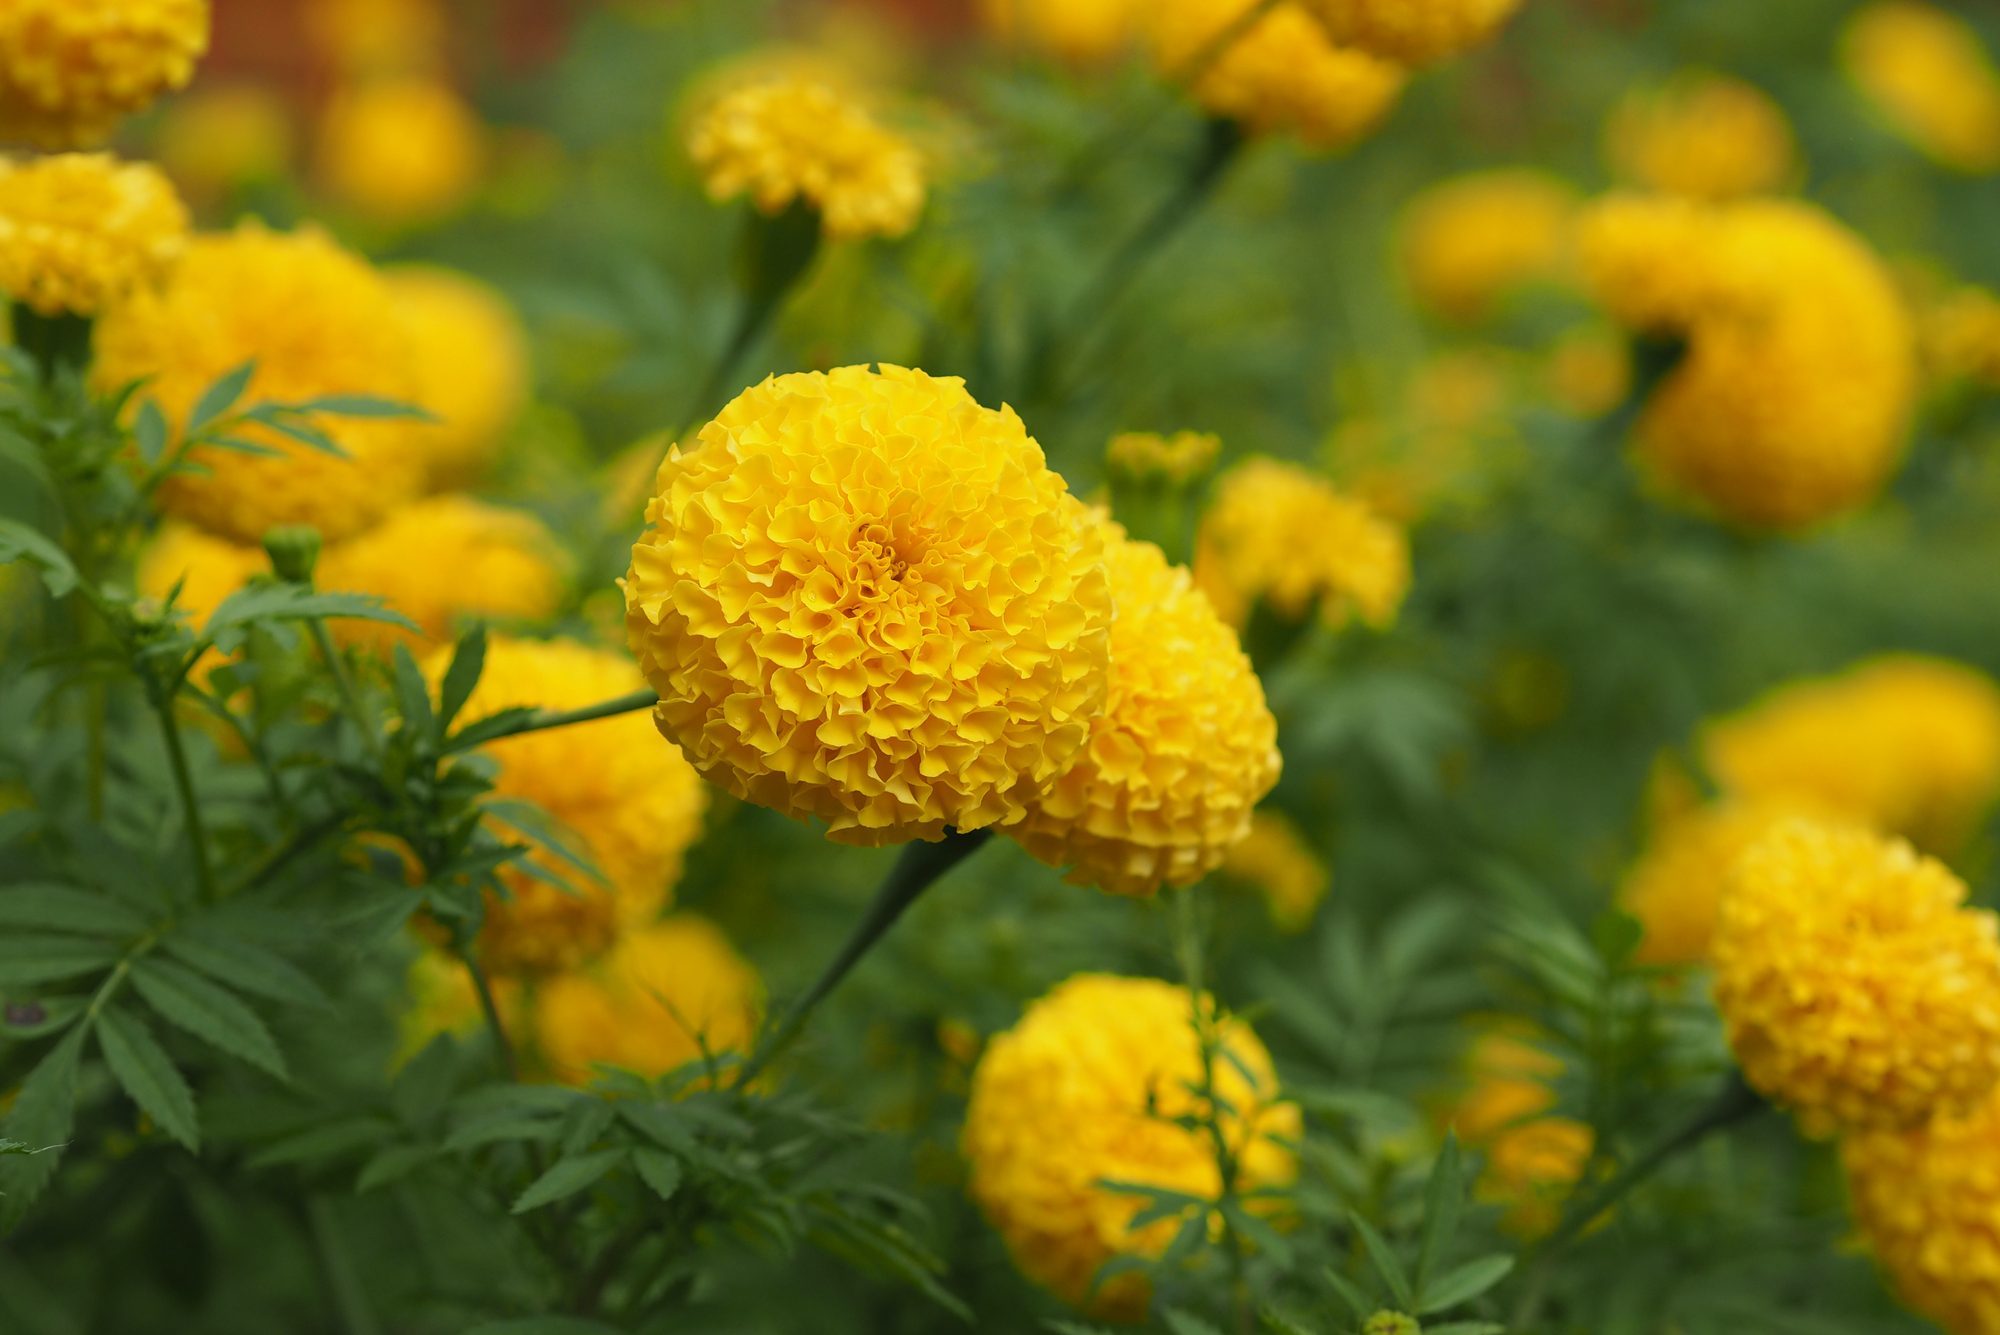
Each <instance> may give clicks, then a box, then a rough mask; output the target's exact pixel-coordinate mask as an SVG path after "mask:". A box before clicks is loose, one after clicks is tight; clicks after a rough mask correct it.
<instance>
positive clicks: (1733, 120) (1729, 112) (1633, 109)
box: [1604, 71, 1798, 199]
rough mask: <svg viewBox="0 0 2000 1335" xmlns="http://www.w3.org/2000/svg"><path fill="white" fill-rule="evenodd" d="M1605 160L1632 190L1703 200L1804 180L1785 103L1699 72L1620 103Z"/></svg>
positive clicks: (1606, 141)
mask: <svg viewBox="0 0 2000 1335" xmlns="http://www.w3.org/2000/svg"><path fill="white" fill-rule="evenodd" d="M1604 154H1605V157H1606V158H1607V159H1609V161H1610V164H1611V169H1612V171H1613V172H1615V173H1616V174H1617V175H1618V176H1619V177H1620V178H1621V179H1623V180H1626V181H1629V182H1631V183H1632V184H1633V185H1637V186H1641V187H1643V188H1645V189H1648V190H1658V191H1661V192H1663V193H1665V194H1669V195H1692V196H1694V197H1696V198H1698V199H1736V198H1740V197H1741V196H1744V195H1756V194H1764V193H1768V192H1770V191H1773V190H1777V189H1779V188H1780V187H1781V186H1783V185H1784V184H1785V183H1786V182H1787V181H1789V180H1790V179H1791V178H1792V177H1793V176H1795V175H1797V173H1798V145H1797V143H1796V142H1795V141H1794V140H1793V137H1792V127H1791V124H1790V122H1788V121H1787V120H1786V119H1785V113H1784V112H1783V111H1781V110H1780V109H1779V107H1778V104H1777V103H1775V102H1773V101H1772V100H1771V99H1770V98H1769V97H1768V96H1766V95H1765V94H1764V92H1763V91H1762V90H1760V89H1758V88H1756V87H1754V86H1752V85H1750V84H1747V83H1744V82H1743V81H1742V80H1741V79H1732V78H1729V77H1728V76H1726V75H1721V74H1709V73H1704V72H1696V71H1689V72H1686V73H1683V74H1681V75H1679V76H1677V77H1675V78H1673V79H1671V80H1669V81H1668V82H1666V83H1664V84H1659V85H1654V86H1650V87H1639V88H1634V89H1633V90H1632V91H1630V92H1628V93H1627V94H1625V96H1624V97H1622V98H1620V99H1619V101H1618V105H1617V106H1616V107H1615V108H1613V109H1612V113H1611V118H1610V120H1609V121H1607V122H1606V123H1605V132H1604Z"/></svg>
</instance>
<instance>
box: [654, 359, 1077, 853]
mask: <svg viewBox="0 0 2000 1335" xmlns="http://www.w3.org/2000/svg"><path fill="white" fill-rule="evenodd" d="M654 490H655V493H656V494H655V497H654V499H653V500H652V502H651V503H650V504H649V505H648V506H647V508H646V520H647V524H648V528H647V531H646V533H645V534H644V535H643V536H642V537H641V538H640V539H639V542H638V544H637V545H636V546H635V547H634V548H633V549H632V568H631V571H630V573H628V574H627V575H626V577H625V581H624V585H623V587H624V590H625V605H626V623H627V626H628V628H629V630H630V634H631V640H632V647H633V650H634V652H635V653H636V654H637V655H638V657H639V664H640V666H641V667H642V668H644V669H645V673H646V677H647V680H649V681H650V682H652V684H653V687H654V689H656V690H658V691H659V693H660V704H659V707H658V709H657V710H656V711H655V720H656V721H657V723H658V724H659V728H660V731H661V733H662V734H664V735H665V736H666V737H668V738H670V739H671V740H673V741H675V742H677V743H679V744H680V746H681V747H682V749H683V750H685V751H686V752H687V754H688V758H689V759H691V760H692V761H693V762H694V764H695V766H696V768H698V769H700V770H701V771H702V773H704V774H705V775H707V776H708V777H709V778H710V779H711V780H713V781H714V782H716V783H718V784H720V785H721V786H723V787H724V788H727V789H728V790H729V791H730V792H732V793H734V794H736V795H737V796H738V797H742V798H745V799H747V800H749V801H752V802H757V803H760V804H761V805H764V806H769V807H774V808H776V809H777V810H779V811H783V812H786V813H788V814H790V815H794V816H800V817H804V816H817V817H819V818H820V819H822V820H824V821H825V822H826V823H827V826H828V833H829V834H830V835H831V837H832V838H834V839H836V840H839V841H841V842H844V843H861V844H885V843H895V842H898V841H901V840H906V839H936V838H939V837H941V836H942V834H943V833H944V831H945V829H946V827H947V826H949V827H952V828H955V829H960V830H974V829H980V828H983V827H985V826H988V825H993V824H1006V823H1008V822H1010V821H1013V820H1016V819H1019V817H1020V816H1021V815H1022V814H1023V812H1024V810H1025V808H1026V805H1027V803H1028V802H1030V801H1031V800H1032V799H1033V798H1034V797H1035V795H1036V794H1038V793H1039V792H1041V790H1043V789H1044V788H1046V787H1047V786H1048V785H1049V784H1050V783H1052V782H1054V780H1055V779H1056V778H1057V777H1058V776H1059V775H1060V774H1062V772H1063V771H1064V770H1066V769H1067V768H1068V767H1069V764H1070V762H1071V761H1072V760H1073V759H1074V758H1075V757H1076V756H1077V754H1078V752H1079V751H1080V750H1081V749H1082V747H1083V744H1084V740H1085V738H1086V737H1087V736H1088V735H1089V733H1090V725H1091V722H1092V720H1093V719H1095V718H1096V717H1097V715H1098V714H1099V713H1100V712H1102V710H1103V703H1104V693H1105V688H1106V678H1107V676H1108V671H1107V655H1108V643H1109V635H1110V623H1111V596H1110V592H1109V588H1108V586H1107V582H1106V578H1105V573H1104V537H1103V531H1102V527H1101V525H1100V523H1099V521H1098V520H1097V518H1096V517H1095V516H1094V515H1092V514H1091V513H1090V512H1089V511H1087V510H1085V509H1084V507H1083V505H1082V503H1081V502H1079V501H1077V500H1076V499H1075V498H1074V497H1072V496H1071V495H1070V494H1069V492H1068V490H1067V489H1066V488H1065V487H1064V485H1063V480H1062V478H1060V477H1059V476H1057V475H1056V474H1055V473H1053V472H1051V471H1049V468H1048V466H1047V464H1046V463H1045V462H1044V460H1043V458H1042V450H1041V447H1040V446H1039V445H1037V444H1036V443H1035V441H1034V439H1033V437H1031V436H1029V435H1028V434H1027V432H1026V431H1025V430H1024V429H1023V428H1022V426H1021V419H1020V418H1018V417H1016V416H1015V415H1014V413H1013V411H1012V410H1011V409H1007V408H1003V409H1001V410H1000V411H998V412H995V411H993V410H992V409H989V408H983V407H981V406H980V405H979V404H978V403H975V402H974V401H973V399H972V396H971V395H970V394H967V393H966V392H965V385H964V383H963V382H962V381H960V380H957V379H954V378H943V377H933V376H929V375H925V374H924V373H923V372H922V371H910V370H905V369H903V368H901V367H897V366H884V367H882V368H881V369H880V370H879V371H876V370H871V369H870V368H868V367H865V366H849V367H843V368H841V369H839V370H835V371H829V372H826V373H824V374H822V373H820V372H811V373H805V374H798V375H785V376H777V377H774V378H772V379H769V380H766V381H765V382H764V383H763V384H761V385H758V386H756V387H754V388H752V389H748V390H745V391H744V392H743V393H742V394H741V395H739V396H737V398H736V399H735V400H734V401H733V402H731V403H730V404H729V406H727V407H726V408H724V409H723V410H722V413H721V415H720V416H718V417H717V418H716V419H715V420H714V421H713V422H711V423H709V424H708V425H707V426H705V427H703V428H702V430H701V432H700V435H699V437H698V443H697V444H696V445H695V446H694V447H693V448H691V449H688V450H685V451H683V450H681V449H679V448H678V447H677V448H675V449H672V450H670V451H668V453H667V457H666V459H665V461H664V462H662V463H661V465H660V468H659V474H658V477H657V479H656V483H655V488H654Z"/></svg>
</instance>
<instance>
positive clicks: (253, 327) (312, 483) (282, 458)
mask: <svg viewBox="0 0 2000 1335" xmlns="http://www.w3.org/2000/svg"><path fill="white" fill-rule="evenodd" d="M246 362H255V363H256V373H255V374H254V375H253V376H252V377H251V379H250V384H249V386H248V387H247V389H246V390H245V391H244V395H243V399H242V402H243V403H244V404H246V405H247V404H250V403H254V402H257V401H259V400H276V401H284V402H296V401H300V400H305V399H311V398H316V397H318V396H320V395H325V394H371V395H377V396H383V397H388V398H392V399H403V400H407V399H409V398H410V397H411V395H412V393H413V391H414V389H415V385H414V383H413V381H412V379H411V376H410V371H409V363H410V356H409V344H408V341H407V339H405V338H404V337H403V334H402V330H401V327H400V325H399V324H398V322H397V320H396V314H395V304H394V302H393V301H392V300H391V298H390V295H389V290H388V288H387V287H386V286H385V285H384V284H383V282H382V280H381V278H380V277H379V276H378V275H377V274H376V273H375V271H374V270H373V269H372V268H370V267H369V266H368V264H367V263H366V262H365V261H363V260H361V259H360V258H358V257H356V256H354V255H351V254H349V253H348V252H347V251H345V250H342V249H341V248H340V247H339V246H337V245H335V244H334V243H333V242H332V241H330V240H329V239H327V237H326V236H325V235H324V234H322V233H320V232H318V231H312V230H307V231H299V232H289V233H288V232H273V231H269V230H266V229H265V228H263V227H261V226H259V225H257V224H255V223H245V224H243V225H241V226H239V227H238V228H237V229H236V230H235V231H233V232H224V233H219V234H214V235H208V236H198V237H196V238H195V239H193V240H192V241H190V242H189V243H188V247H187V250H186V252H185V253H184V254H183V255H182V257H181V259H180V261H179V262H178V263H177V264H176V265H175V266H174V267H173V270H172V272H171V273H170V274H169V276H168V278H167V281H166V283H165V284H164V285H163V286H162V287H161V288H160V290H158V291H157V292H154V291H146V290H142V291H140V292H138V293H136V294H135V295H134V296H133V297H132V299H130V300H128V301H125V302H122V303H120V304H119V305H118V306H115V307H113V308H112V309H111V310H110V311H108V312H107V313H106V314H105V315H104V317H103V318H102V319H100V320H99V321H98V324H97V355H96V362H95V364H94V367H93V371H94V374H95V377H96V380H97V383H98V385H99V387H100V388H102V389H104V390H107V391H108V390H116V389H119V388H122V387H123V386H125V385H128V384H130V383H131V382H133V381H135V380H144V381H146V385H145V388H144V390H143V394H144V395H145V396H146V397H150V398H153V399H155V400H157V401H158V402H159V404H160V407H161V408H162V409H163V410H164V411H165V413H166V415H167V420H168V421H170V422H172V423H175V424H176V425H178V424H180V423H182V422H185V421H186V420H187V415H188V413H189V411H190V410H191V409H192V408H193V407H194V405H195V403H196V401H197V400H198V399H200V397H201V396H202V394H203V393H204V392H205V391H206V390H207V389H208V387H209V386H210V385H212V384H213V383H214V382H215V381H217V380H219V379H221V378H222V376H224V375H225V374H227V373H228V372H230V371H233V370H236V369H237V368H238V367H241V366H242V365H244V364H245V363H246ZM318 425H319V426H320V428H321V429H322V430H324V431H325V433H326V434H327V435H328V436H329V437H330V438H331V439H333V441H334V442H335V443H336V444H338V445H339V446H340V447H341V449H342V450H344V451H345V452H346V455H347V457H345V458H339V457H336V456H334V455H331V454H327V453H325V452H324V451H321V450H316V449H313V448H311V447H310V446H306V445H303V444H300V443H298V442H296V441H293V440H291V439H289V438H287V437H285V436H282V435H280V434H278V433H277V432H275V431H268V430H266V429H264V428H262V427H258V426H255V425H246V426H244V427H243V428H242V429H241V430H240V431H239V432H238V433H237V434H238V435H239V436H241V438H243V439H244V440H247V441H249V442H251V443H253V444H256V445H260V446H262V447H264V448H265V449H267V450H270V451H272V452H273V453H272V454H271V455H269V456H262V455H258V456H252V455H244V454H235V453H226V452H224V451H221V450H205V451H202V452H200V457H199V459H198V462H200V463H201V464H202V465H203V466H204V467H205V468H206V469H207V470H208V471H207V472H206V473H179V474H176V475H175V476H173V477H171V478H169V479H168V480H167V481H166V483H165V484H164V485H162V486H161V487H160V489H159V492H158V501H159V504H160V506H161V508H162V509H163V510H165V511H166V512H167V513H168V514H171V515H175V516H178V517H180V518H184V519H188V520H192V521H193V522H195V523H198V524H200V525H201V526H202V527H204V528H206V529H209V530H210V531H211V532H214V533H218V534H222V535H224V536H227V537H231V538H235V539H237V540H238V541H241V542H246V543H252V542H257V541H259V540H260V539H261V538H262V537H263V535H264V532H265V530H266V529H269V528H272V527H274V526H275V525H278V524H311V525H313V526H314V527H315V528H317V529H319V531H320V533H321V535H322V536H324V537H325V538H327V539H328V540H329V541H337V540H339V539H341V538H344V537H347V536H348V535H349V534H352V533H356V532H358V531H360V530H361V529H364V528H366V527H368V526H369V525H370V524H373V523H374V522H375V521H376V520H378V519H380V518H381V517H382V516H383V515H385V514H387V513H388V512H389V511H390V510H392V509H394V508H395V507H396V506H398V505H400V504H401V503H403V502H404V501H406V500H408V499H409V498H410V497H411V496H413V495H415V493H416V491H417V488H418V485H419V483H420V481H421V475H420V469H421V465H422V460H421V457H420V455H419V454H418V453H417V452H416V450H415V449H414V448H413V440H414V437H413V434H412V432H413V425H414V424H413V423H411V422H409V421H405V420H398V419H384V418H340V417H327V418H323V419H321V420H320V422H319V423H318Z"/></svg>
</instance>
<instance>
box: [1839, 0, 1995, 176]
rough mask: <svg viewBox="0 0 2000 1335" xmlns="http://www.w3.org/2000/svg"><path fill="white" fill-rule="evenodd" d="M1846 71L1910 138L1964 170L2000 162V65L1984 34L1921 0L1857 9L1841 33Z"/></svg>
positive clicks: (1892, 0) (1991, 166)
mask: <svg viewBox="0 0 2000 1335" xmlns="http://www.w3.org/2000/svg"><path fill="white" fill-rule="evenodd" d="M1840 61H1841V65H1842V66H1843V67H1844V68H1845V69H1846V71H1847V77H1848V78H1850V79H1852V80H1853V81H1854V82H1855V84H1856V85H1857V86H1859V87H1860V89H1861V91H1862V93H1863V94H1865V95H1866V96H1867V98H1868V100H1869V101H1871V102H1873V103H1874V104H1875V107H1876V109H1877V110H1878V111H1880V112H1881V114H1882V116H1883V117H1884V118H1885V119H1886V120H1887V121H1888V122H1889V123H1890V124H1891V125H1892V126H1894V127H1895V128H1896V130H1897V132H1898V133H1900V134H1901V135H1902V136H1903V137H1904V138H1905V139H1908V140H1909V141H1910V142H1911V143H1913V144H1915V145H1916V146H1917V148H1918V149H1920V150H1922V151H1923V152H1924V153H1925V154H1926V155H1928V156H1929V157H1930V158H1932V159H1933V160H1934V161H1936V162H1939V163H1941V164H1943V165H1944V166H1946V167H1951V168H1954V169H1955V170H1958V171H1962V172H1974V173H1984V172H1991V171H1995V170H2000V71H1996V70H1995V69H1994V67H1993V58H1992V56H1991V55H1990V54H1989V53H1988V52H1987V50H1986V48H1985V46H1983V45H1982V44H1981V43H1980V40H1979V34H1978V33H1977V32H1976V31H1975V30H1974V29H1973V28H1972V26H1971V25H1970V24H1968V23H1966V22H1965V21H1964V20H1963V19H1961V18H1958V17H1957V16H1956V15H1953V14H1950V13H1948V12H1946V11H1945V10H1942V9H1939V8H1938V7H1936V6H1935V5H1929V4H1923V3H1918V0H1882V3H1878V4H1872V5H1867V6H1865V7H1863V8H1861V9H1859V10H1856V11H1855V12H1854V15H1853V17H1851V18H1850V19H1848V21H1847V26H1846V27H1845V28H1844V29H1842V31H1841V34H1840Z"/></svg>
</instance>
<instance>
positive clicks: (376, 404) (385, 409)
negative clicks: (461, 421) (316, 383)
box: [288, 394, 437, 422]
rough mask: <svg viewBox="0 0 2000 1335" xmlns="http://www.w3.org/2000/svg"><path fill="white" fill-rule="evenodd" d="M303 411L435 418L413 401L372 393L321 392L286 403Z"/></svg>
mask: <svg viewBox="0 0 2000 1335" xmlns="http://www.w3.org/2000/svg"><path fill="white" fill-rule="evenodd" d="M288 406H289V407H291V408H293V409H296V410H297V411H299V412H304V413H331V414H332V415H333V416H335V417H407V418H414V419H416V420H418V421H423V422H434V421H436V420H437V419H436V418H435V417H433V416H431V414H430V413H428V412H425V411H424V410H423V409H422V408H419V407H418V406H417V405H416V404H414V403H404V402H402V401H400V400H398V399H384V398H377V397H376V396H375V395H373V394H322V395H320V396H319V397H318V398H316V399H307V400H305V401H304V402H302V403H294V404H290V405H288Z"/></svg>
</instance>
